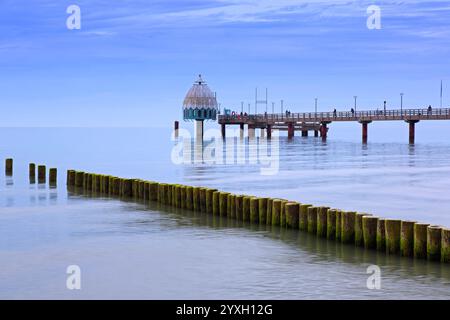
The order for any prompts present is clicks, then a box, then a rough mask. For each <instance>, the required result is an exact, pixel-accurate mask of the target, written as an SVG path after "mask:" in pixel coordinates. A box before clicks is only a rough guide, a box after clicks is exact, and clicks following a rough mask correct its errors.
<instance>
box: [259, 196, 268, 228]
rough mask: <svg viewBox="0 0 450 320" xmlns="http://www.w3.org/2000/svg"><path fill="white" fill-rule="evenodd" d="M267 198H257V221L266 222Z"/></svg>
mask: <svg viewBox="0 0 450 320" xmlns="http://www.w3.org/2000/svg"><path fill="white" fill-rule="evenodd" d="M268 200H269V199H268V198H259V201H258V214H259V223H260V224H266V218H267V201H268Z"/></svg>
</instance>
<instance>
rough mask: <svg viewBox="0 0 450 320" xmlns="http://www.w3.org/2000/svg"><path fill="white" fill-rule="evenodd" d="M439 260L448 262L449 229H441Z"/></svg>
mask: <svg viewBox="0 0 450 320" xmlns="http://www.w3.org/2000/svg"><path fill="white" fill-rule="evenodd" d="M441 261H442V262H450V229H442V235H441Z"/></svg>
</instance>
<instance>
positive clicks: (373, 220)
mask: <svg viewBox="0 0 450 320" xmlns="http://www.w3.org/2000/svg"><path fill="white" fill-rule="evenodd" d="M377 224H378V217H373V216H362V230H363V241H364V247H365V248H366V249H376V247H377Z"/></svg>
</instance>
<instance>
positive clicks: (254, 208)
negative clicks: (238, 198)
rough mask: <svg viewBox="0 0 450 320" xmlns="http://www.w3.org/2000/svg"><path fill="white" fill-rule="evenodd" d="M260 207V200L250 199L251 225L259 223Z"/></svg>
mask: <svg viewBox="0 0 450 320" xmlns="http://www.w3.org/2000/svg"><path fill="white" fill-rule="evenodd" d="M258 207H259V199H258V198H257V197H252V198H250V222H251V223H258V220H259V214H258Z"/></svg>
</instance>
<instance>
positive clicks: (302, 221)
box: [298, 204, 312, 231]
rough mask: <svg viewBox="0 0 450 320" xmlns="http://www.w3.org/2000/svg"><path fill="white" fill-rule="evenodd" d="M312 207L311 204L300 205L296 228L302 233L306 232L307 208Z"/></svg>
mask: <svg viewBox="0 0 450 320" xmlns="http://www.w3.org/2000/svg"><path fill="white" fill-rule="evenodd" d="M309 207H312V205H311V204H302V205H300V217H299V221H298V228H299V229H300V230H303V231H307V230H308V208H309Z"/></svg>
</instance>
